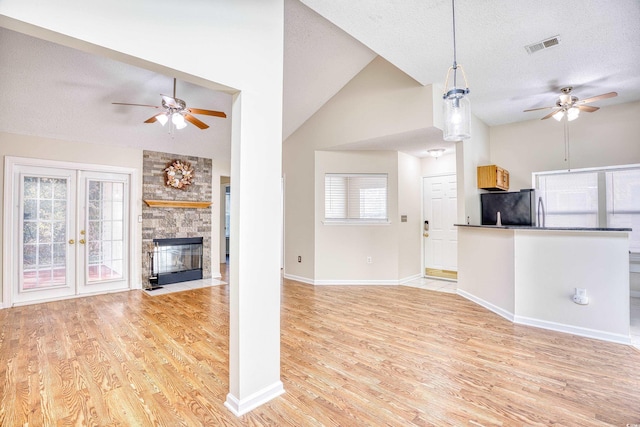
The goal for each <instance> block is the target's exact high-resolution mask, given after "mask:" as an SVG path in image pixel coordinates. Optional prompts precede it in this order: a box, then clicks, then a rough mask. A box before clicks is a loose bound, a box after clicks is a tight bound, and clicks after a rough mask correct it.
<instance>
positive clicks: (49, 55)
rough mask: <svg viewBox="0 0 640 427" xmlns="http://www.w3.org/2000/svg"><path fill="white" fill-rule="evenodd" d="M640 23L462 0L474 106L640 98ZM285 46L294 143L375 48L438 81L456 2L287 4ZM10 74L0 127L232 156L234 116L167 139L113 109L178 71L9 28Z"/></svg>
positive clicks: (601, 2) (516, 117)
mask: <svg viewBox="0 0 640 427" xmlns="http://www.w3.org/2000/svg"><path fill="white" fill-rule="evenodd" d="M639 23H640V1H638V0H616V1H615V2H611V1H606V0H564V1H561V2H558V1H557V0H538V1H536V2H529V1H523V0H520V1H513V0H492V1H478V0H475V1H474V0H458V1H457V2H456V26H457V28H456V30H457V53H458V62H459V63H460V64H462V65H463V66H464V69H465V70H466V72H467V75H468V78H469V86H470V88H471V94H470V99H471V102H472V111H473V113H474V114H475V115H476V116H477V117H478V118H480V119H481V120H483V121H484V122H485V123H486V124H488V125H490V126H494V125H500V124H505V123H513V122H518V121H523V120H534V119H538V118H541V117H542V116H544V115H545V113H544V112H530V113H523V112H522V110H525V109H527V108H535V107H542V106H547V105H553V103H554V102H555V99H556V97H557V94H558V93H559V89H560V88H561V87H564V86H569V85H570V86H574V88H575V89H574V95H576V96H578V97H579V98H587V97H591V96H594V95H599V94H601V93H606V92H610V91H617V92H618V93H619V96H618V97H616V98H611V99H607V100H602V101H598V102H596V103H594V104H591V105H596V106H599V107H604V106H607V105H612V104H617V103H624V102H631V101H637V100H640V72H638V70H639V69H640V24H639ZM555 35H559V36H560V39H561V43H560V45H559V46H556V47H554V48H551V49H547V50H544V51H541V52H538V53H535V54H532V55H529V54H528V53H527V52H526V51H525V49H524V46H525V45H527V44H531V43H535V42H539V41H541V40H543V39H546V38H548V37H550V36H555ZM284 47H285V52H284V60H285V62H284V94H283V103H284V111H283V136H284V137H285V138H286V137H287V136H289V135H290V134H291V133H293V132H294V131H295V129H297V128H298V127H299V126H300V125H301V124H302V123H304V121H306V120H307V119H308V118H309V117H310V116H312V115H313V114H314V113H315V112H316V111H317V110H318V109H319V108H320V107H321V106H322V105H323V104H324V103H325V102H327V101H328V100H329V99H330V98H331V97H332V96H333V95H334V94H335V93H337V92H338V91H339V90H340V89H341V88H342V87H343V86H344V85H345V84H346V83H348V82H349V80H351V78H353V77H354V76H355V75H356V74H357V73H358V72H359V71H360V70H361V69H362V68H364V67H365V66H366V65H367V64H368V63H369V62H370V61H371V60H372V59H373V58H374V57H375V56H376V55H380V56H382V57H383V58H385V59H386V60H387V61H389V62H391V63H392V64H394V65H395V66H396V67H397V68H398V69H400V70H402V71H403V72H405V73H406V74H407V75H409V76H411V77H412V78H413V79H415V80H416V82H418V83H420V84H435V85H436V86H438V87H441V86H442V85H443V84H444V78H445V74H446V71H447V68H448V67H449V66H450V65H451V63H452V55H453V51H452V49H453V48H452V35H451V3H450V1H449V0H430V1H428V0H402V1H398V0H351V1H349V2H344V1H340V0H302V2H300V1H299V0H285V41H284ZM0 76H1V78H0V93H2V94H3V98H4V99H5V100H10V103H9V105H10V107H7V106H6V104H5V108H4V109H3V111H2V114H0V130H2V131H7V132H14V133H27V134H37V135H42V136H48V137H52V138H61V139H67V140H73V141H92V142H96V143H100V144H122V145H135V146H138V147H141V148H145V149H154V150H157V151H167V152H176V151H177V150H176V149H175V145H176V143H180V152H183V153H185V154H192V155H201V156H207V157H209V156H210V157H212V158H214V159H215V158H225V159H228V158H229V155H230V120H225V119H220V118H214V117H206V116H199V118H201V119H202V120H203V121H204V122H206V123H207V124H209V125H210V126H211V128H209V129H207V130H204V131H201V130H199V129H197V128H195V127H194V126H191V125H189V126H188V127H187V128H186V129H183V130H181V131H177V132H174V133H173V134H168V133H167V131H166V129H163V128H160V127H159V125H157V124H151V125H148V124H142V122H143V121H144V120H145V119H147V118H148V117H150V116H151V115H153V112H154V111H155V110H153V109H150V108H144V107H122V106H114V105H112V104H111V102H131V103H141V104H152V105H159V102H160V97H159V94H160V93H163V94H171V90H172V80H171V76H161V75H158V74H155V73H153V72H150V71H148V70H143V69H140V68H137V67H133V66H130V65H127V64H122V63H118V62H114V61H111V60H107V59H105V58H101V57H96V56H94V55H90V54H87V53H84V52H79V51H76V50H73V49H70V48H66V47H62V46H58V45H55V44H52V43H48V42H44V41H41V40H37V39H33V38H31V37H28V36H24V35H21V34H17V33H14V32H11V31H9V30H5V29H0ZM177 95H178V97H180V98H182V99H185V100H186V101H187V104H188V106H191V107H198V108H205V109H214V110H221V111H225V112H226V113H227V114H228V115H229V114H230V112H231V97H230V96H229V95H227V94H223V93H219V92H214V91H211V90H209V89H205V88H202V87H199V86H196V85H193V84H189V83H187V82H184V81H180V80H179V81H178V88H177ZM5 102H6V101H5ZM593 114H597V112H596V113H593ZM585 116H587V118H586V119H588V115H587V114H585ZM580 119H581V120H582V119H583V117H581V118H580ZM440 138H441V137H440V135H439V134H438V132H436V131H434V129H426V128H425V129H424V130H421V131H418V132H414V133H412V134H411V135H408V134H402V135H397V136H395V137H385V138H381V139H376V140H374V141H361V142H358V143H354V144H351V145H350V146H349V147H342V148H349V149H380V148H384V147H386V148H387V149H397V150H400V151H406V152H409V153H412V154H418V155H421V154H420V153H419V151H420V152H424V146H425V141H426V142H427V143H428V144H431V145H441V144H440V142H441V139H440ZM418 148H419V149H420V150H419V151H418V150H417V149H418Z"/></svg>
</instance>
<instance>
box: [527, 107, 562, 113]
mask: <svg viewBox="0 0 640 427" xmlns="http://www.w3.org/2000/svg"><path fill="white" fill-rule="evenodd" d="M549 108H556V107H540V108H531V109H530V110H524V111H523V112H524V113H528V112H529V111H538V110H548V109H549Z"/></svg>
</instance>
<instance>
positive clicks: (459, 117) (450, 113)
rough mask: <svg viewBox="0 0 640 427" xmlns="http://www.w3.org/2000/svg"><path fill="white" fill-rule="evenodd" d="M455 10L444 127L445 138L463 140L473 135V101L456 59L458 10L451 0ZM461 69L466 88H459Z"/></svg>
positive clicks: (446, 86) (445, 97) (465, 77)
mask: <svg viewBox="0 0 640 427" xmlns="http://www.w3.org/2000/svg"><path fill="white" fill-rule="evenodd" d="M451 8H452V10H453V65H452V66H451V67H449V70H448V71H447V77H446V80H445V83H444V88H445V89H444V90H445V92H444V94H443V95H442V99H443V100H444V103H443V116H444V129H443V138H444V140H445V141H461V140H464V139H469V138H470V137H471V131H470V126H471V102H470V101H469V98H468V97H467V96H466V95H468V94H469V84H468V83H467V76H466V74H465V73H464V69H463V68H462V65H459V64H458V63H457V61H456V10H455V0H451ZM458 69H460V72H461V73H462V77H463V78H464V85H465V87H464V89H463V88H459V87H458V85H457V83H458V76H457V72H458ZM451 71H453V87H452V88H450V89H449V75H450V74H451Z"/></svg>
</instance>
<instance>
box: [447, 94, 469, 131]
mask: <svg viewBox="0 0 640 427" xmlns="http://www.w3.org/2000/svg"><path fill="white" fill-rule="evenodd" d="M467 93H468V89H458V88H453V89H451V90H449V91H448V92H447V93H446V94H445V95H444V97H443V98H444V103H443V117H444V129H443V132H442V133H443V138H444V140H445V141H461V140H464V139H469V138H470V137H471V129H470V127H471V102H470V101H469V98H468V97H466V96H465V95H466V94H467Z"/></svg>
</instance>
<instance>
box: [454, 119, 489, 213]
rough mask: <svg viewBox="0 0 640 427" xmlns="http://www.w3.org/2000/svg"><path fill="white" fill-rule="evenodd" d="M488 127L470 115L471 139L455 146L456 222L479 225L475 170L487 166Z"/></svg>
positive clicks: (478, 193) (478, 201)
mask: <svg viewBox="0 0 640 427" xmlns="http://www.w3.org/2000/svg"><path fill="white" fill-rule="evenodd" d="M489 157H490V156H489V127H488V126H487V125H485V124H484V123H483V122H482V121H480V120H479V119H477V118H476V117H475V116H474V115H471V138H469V139H467V140H466V141H460V142H458V143H457V144H456V158H457V160H456V172H457V175H458V222H459V223H460V224H466V223H467V218H468V219H469V223H470V224H480V220H481V218H480V196H479V195H480V193H481V192H482V190H479V189H478V182H477V168H478V166H482V165H485V164H489Z"/></svg>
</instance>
